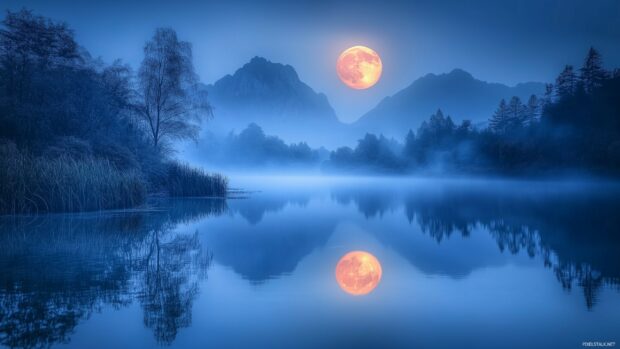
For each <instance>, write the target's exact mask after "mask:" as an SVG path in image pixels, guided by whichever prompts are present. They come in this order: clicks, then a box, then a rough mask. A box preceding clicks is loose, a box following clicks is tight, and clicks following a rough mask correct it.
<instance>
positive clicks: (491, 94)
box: [353, 69, 544, 138]
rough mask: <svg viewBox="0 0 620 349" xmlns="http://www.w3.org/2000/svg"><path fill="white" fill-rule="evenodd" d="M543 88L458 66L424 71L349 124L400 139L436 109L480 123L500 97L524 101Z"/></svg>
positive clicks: (461, 118)
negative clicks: (502, 81)
mask: <svg viewBox="0 0 620 349" xmlns="http://www.w3.org/2000/svg"><path fill="white" fill-rule="evenodd" d="M543 91H544V84H543V83H537V82H528V83H521V84H517V85H515V86H512V87H511V86H507V85H504V84H500V83H489V82H485V81H482V80H478V79H476V78H474V77H473V76H472V75H471V74H470V73H468V72H466V71H464V70H462V69H454V70H452V71H451V72H449V73H446V74H439V75H436V74H427V75H425V76H423V77H421V78H419V79H417V80H415V81H414V82H413V83H412V84H411V85H409V86H407V87H406V88H404V89H402V90H400V91H399V92H397V93H396V94H394V95H392V96H390V97H386V98H384V99H383V100H382V101H381V102H379V104H378V105H377V106H376V107H375V108H373V109H372V110H370V111H368V112H367V113H366V114H364V115H363V116H362V117H361V118H360V119H359V120H357V121H356V122H355V123H354V124H353V127H354V128H355V129H358V130H372V131H373V132H375V133H383V134H385V135H389V136H395V137H398V138H400V137H402V136H404V133H406V132H407V130H409V129H413V130H416V129H417V128H418V126H419V125H420V124H421V123H422V121H424V120H426V119H428V117H429V116H430V115H431V114H432V113H434V112H435V111H436V110H437V109H442V110H443V111H444V113H445V114H448V115H450V116H452V118H453V119H454V120H455V121H460V120H464V119H469V120H471V121H473V122H474V123H480V122H485V121H486V120H488V119H489V117H490V116H491V115H492V113H493V112H494V110H495V108H496V107H497V105H498V103H499V101H500V100H501V99H502V98H506V99H509V98H510V97H512V96H518V97H520V98H521V99H524V100H527V98H529V96H530V95H532V94H536V95H540V94H542V93H543Z"/></svg>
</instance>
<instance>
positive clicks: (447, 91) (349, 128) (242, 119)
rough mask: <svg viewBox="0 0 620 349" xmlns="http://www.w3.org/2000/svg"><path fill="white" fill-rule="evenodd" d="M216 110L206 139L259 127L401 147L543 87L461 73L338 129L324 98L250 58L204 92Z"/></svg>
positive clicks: (409, 90)
mask: <svg viewBox="0 0 620 349" xmlns="http://www.w3.org/2000/svg"><path fill="white" fill-rule="evenodd" d="M203 88H204V89H206V91H207V92H208V94H209V101H210V102H211V104H212V105H213V107H214V112H215V119H214V120H212V121H210V122H209V124H208V126H207V128H206V130H207V131H206V132H212V133H214V134H220V135H226V134H228V133H229V132H230V131H232V130H234V131H236V132H239V131H241V130H242V129H245V128H246V127H247V125H248V124H250V123H256V124H258V125H260V126H261V127H262V128H263V129H264V131H265V133H266V134H273V135H276V136H279V137H281V138H282V139H284V140H285V141H287V142H299V141H306V142H308V143H309V144H310V145H311V146H313V147H319V146H327V147H328V148H335V147H337V146H342V145H351V144H353V143H354V142H355V141H356V140H357V139H359V138H361V137H362V136H363V135H364V134H365V133H366V132H369V133H375V134H380V133H382V134H384V135H386V136H393V137H396V138H397V139H402V137H403V136H404V134H405V133H406V132H407V131H408V130H409V129H413V130H416V129H417V128H418V127H419V125H420V124H421V123H422V122H423V121H424V120H426V119H428V117H429V116H430V115H431V114H432V113H434V112H435V111H436V110H437V109H439V108H441V109H442V110H443V111H444V113H446V114H448V115H451V116H452V118H453V119H454V120H455V121H460V120H463V119H470V120H472V121H473V122H474V123H476V122H479V123H481V122H485V121H486V120H488V118H489V117H490V116H491V114H492V113H493V111H494V110H495V108H496V107H497V104H498V103H499V100H500V99H502V98H506V99H508V98H510V97H512V96H519V97H521V98H522V99H524V100H525V99H527V98H529V96H530V95H531V94H538V95H540V94H542V92H543V91H544V84H542V83H523V84H518V85H516V86H513V87H510V86H506V85H503V84H500V83H488V82H485V81H481V80H478V79H476V78H474V77H473V76H472V75H471V74H469V73H468V72H466V71H464V70H462V69H454V70H452V71H451V72H449V73H446V74H427V75H425V76H423V77H421V78H419V79H417V80H415V81H414V82H413V83H411V84H410V85H409V86H407V87H406V88H404V89H402V90H401V91H399V92H397V93H396V94H394V95H393V96H390V97H386V98H384V99H383V100H382V101H381V102H380V103H379V104H378V105H377V106H376V107H374V108H373V109H372V110H370V111H368V112H367V113H366V114H364V115H363V116H362V117H361V118H360V119H359V120H358V121H356V122H354V123H353V124H350V125H345V124H343V123H341V122H340V121H339V120H338V118H337V116H336V113H335V112H334V109H333V108H332V106H331V105H330V103H329V101H328V99H327V97H326V96H325V95H324V94H322V93H318V92H315V91H314V90H313V89H312V88H311V87H310V86H308V85H307V84H305V83H304V82H303V81H301V80H300V79H299V76H298V75H297V72H296V71H295V69H294V68H293V67H292V66H290V65H286V64H281V63H274V62H271V61H269V60H267V59H265V58H263V57H254V58H252V59H251V60H250V61H249V62H248V63H246V64H244V65H243V66H242V67H241V68H239V69H237V71H235V72H234V73H233V74H232V75H226V76H224V77H223V78H221V79H219V80H217V81H216V82H215V83H213V84H210V85H204V86H203Z"/></svg>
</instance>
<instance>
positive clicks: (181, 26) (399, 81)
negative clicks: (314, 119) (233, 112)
mask: <svg viewBox="0 0 620 349" xmlns="http://www.w3.org/2000/svg"><path fill="white" fill-rule="evenodd" d="M1 6H2V7H4V8H6V9H10V10H18V9H20V8H22V7H26V8H29V9H32V10H34V11H35V12H36V13H37V14H41V15H44V16H48V17H51V18H53V19H57V20H64V21H66V22H68V23H69V25H70V26H71V27H72V28H73V29H74V30H75V33H76V36H77V40H78V41H79V42H80V43H81V44H82V45H83V46H84V47H85V48H86V49H87V50H88V51H90V53H91V54H92V55H93V56H96V57H97V56H101V57H102V58H103V60H104V61H106V62H112V61H113V60H114V59H116V58H121V59H122V60H124V61H125V62H128V63H129V64H131V65H132V66H133V67H134V68H136V67H137V66H138V65H139V63H140V60H141V58H142V47H143V45H144V42H145V41H146V40H147V39H148V38H149V37H150V36H151V35H152V33H153V31H154V29H155V28H156V27H158V26H169V27H172V28H174V29H176V30H177V32H178V34H179V36H180V38H181V39H182V40H186V41H190V42H191V43H192V44H193V48H194V64H195V66H196V71H197V73H198V74H199V76H200V78H201V80H202V81H203V82H205V83H211V82H214V81H216V80H217V79H219V78H221V77H222V76H224V75H226V74H230V73H233V72H234V71H235V70H236V69H237V68H239V67H240V66H241V65H243V64H244V63H246V62H247V61H249V60H250V58H252V57H253V56H256V55H259V56H264V57H266V58H268V59H270V60H272V61H274V62H281V63H287V64H291V65H292V66H293V67H295V69H296V70H297V72H298V73H299V76H300V78H301V79H302V80H303V81H305V82H306V83H308V84H309V85H310V86H311V87H313V88H314V89H315V90H316V91H319V92H324V93H325V94H326V95H327V96H328V98H329V101H330V103H331V104H332V105H333V106H334V108H335V109H336V113H337V114H338V116H339V117H340V119H341V120H343V121H353V120H355V119H357V118H358V117H359V116H360V115H361V114H363V113H364V112H365V111H367V110H368V109H370V108H372V107H373V106H374V105H376V103H377V102H378V101H380V100H381V99H382V98H383V97H385V96H387V95H391V94H393V93H395V92H397V91H398V90H400V89H402V88H404V87H405V86H407V85H409V84H410V83H411V82H412V81H413V80H414V79H416V78H418V77H420V76H422V75H425V74H427V73H443V72H448V71H450V70H452V69H453V68H457V67H458V68H462V69H465V70H467V71H469V72H470V73H472V74H473V75H474V76H475V77H477V78H480V79H483V80H487V81H494V82H502V83H506V84H515V83H518V82H523V81H552V80H553V79H554V78H555V76H556V75H557V73H558V72H559V71H560V70H561V69H562V67H563V66H564V65H565V64H567V63H569V64H574V65H576V66H580V65H581V63H582V60H583V57H584V55H585V53H586V51H587V48H588V47H589V46H590V45H593V46H595V47H596V48H598V49H599V50H600V51H601V53H602V54H603V58H604V60H605V63H606V66H607V67H617V66H620V1H618V0H588V1H586V0H519V1H517V0H513V1H499V0H495V1H490V0H475V1H463V0H448V1H440V0H413V1H406V2H405V1H403V2H398V1H390V2H388V1H370V0H362V1H317V0H314V1H280V0H271V1H222V0H219V1H210V0H209V1H207V0H202V1H170V0H167V1H164V0H149V1H119V0H107V1H76V0H54V1H49V0H8V1H7V0H4V1H3V2H2V5H1ZM353 45H365V46H369V47H371V48H373V49H374V50H376V51H377V52H378V53H379V54H380V55H381V58H382V60H383V64H384V71H383V76H382V79H381V81H379V83H378V84H377V85H376V86H374V87H373V88H370V89H368V90H363V91H359V90H352V89H349V88H348V87H346V86H345V85H344V84H342V83H341V82H340V81H339V80H338V77H337V75H336V73H335V62H336V59H337V57H338V55H339V53H340V52H341V51H342V50H344V49H346V48H347V47H349V46H353Z"/></svg>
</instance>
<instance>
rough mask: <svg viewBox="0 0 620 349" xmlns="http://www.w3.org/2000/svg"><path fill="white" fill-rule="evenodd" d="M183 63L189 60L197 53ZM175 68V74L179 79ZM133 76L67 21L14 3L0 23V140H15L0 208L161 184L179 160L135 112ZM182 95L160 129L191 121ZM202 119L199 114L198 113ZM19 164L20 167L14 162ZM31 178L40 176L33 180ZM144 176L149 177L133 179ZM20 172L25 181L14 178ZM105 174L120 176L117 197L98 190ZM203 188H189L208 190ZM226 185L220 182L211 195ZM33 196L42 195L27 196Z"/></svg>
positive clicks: (125, 200) (125, 193)
mask: <svg viewBox="0 0 620 349" xmlns="http://www.w3.org/2000/svg"><path fill="white" fill-rule="evenodd" d="M158 33H159V31H158ZM167 33H169V34H170V35H173V34H174V33H173V32H171V31H170V30H168V32H167ZM175 38H176V36H175ZM175 42H176V41H175ZM183 44H184V45H185V46H184V48H185V49H184V51H183V52H184V53H185V55H184V56H183V57H185V58H187V59H191V50H190V52H187V51H188V47H189V46H188V45H189V44H187V43H183ZM181 66H182V67H181V68H183V69H190V68H191V61H189V62H187V61H184V62H183V64H181ZM181 68H179V69H181ZM176 73H178V72H176V71H175V72H172V73H170V74H169V75H173V76H175V77H176V78H178V79H181V78H180V77H179V76H178V75H180V74H176ZM175 74H176V75H175ZM133 81H134V77H133V73H132V72H131V70H130V68H129V67H128V66H126V65H123V64H121V63H120V62H115V63H113V64H112V65H104V64H102V63H100V62H99V61H97V60H93V59H92V58H91V57H90V56H89V55H88V53H87V52H85V51H84V50H83V49H82V48H80V46H79V45H78V43H77V42H76V41H75V39H74V35H73V32H72V31H71V30H70V29H69V28H68V27H67V25H66V24H64V23H57V22H53V21H51V20H49V19H46V18H44V17H41V16H37V15H34V14H33V13H32V12H30V11H28V10H22V11H19V12H10V11H9V12H7V14H6V17H5V19H4V20H3V21H2V26H0V141H1V142H2V143H3V144H9V146H8V147H9V148H10V147H12V145H14V147H15V149H14V150H12V153H11V156H9V157H7V158H6V159H3V161H2V162H1V163H0V166H1V167H2V168H0V173H1V174H2V176H3V178H4V179H5V180H6V181H3V191H2V196H1V197H0V202H1V203H2V204H1V205H0V212H16V211H20V212H21V211H24V212H32V211H34V210H41V209H43V210H46V211H63V210H79V211H82V210H92V209H106V208H112V207H128V206H134V205H138V204H140V203H142V202H143V198H144V196H145V195H144V188H156V187H157V186H155V185H153V183H154V182H157V180H158V179H159V178H161V177H162V176H166V174H167V171H168V168H169V167H170V166H174V165H169V164H168V163H169V162H170V159H168V158H167V156H166V153H165V152H163V151H162V147H160V146H153V143H154V142H153V140H152V139H151V138H149V137H151V134H150V133H149V132H145V129H144V127H143V126H144V125H143V123H141V122H140V121H141V120H142V119H140V118H138V117H137V116H138V115H139V113H137V112H136V111H137V110H139V108H138V105H137V104H136V100H137V97H136V96H138V95H139V94H138V92H139V89H138V88H137V87H136V86H134V84H133ZM168 92H169V93H171V94H174V95H175V98H176V97H178V96H179V95H183V96H185V94H184V90H183V89H182V87H179V86H176V85H175V89H173V91H168ZM179 101H180V97H179V98H176V99H174V103H175V104H174V106H175V108H176V109H174V111H170V113H173V114H174V115H175V118H174V119H170V117H169V116H166V115H163V116H162V120H163V121H162V122H163V124H162V125H163V126H160V131H161V133H160V134H159V137H163V138H164V139H176V138H183V137H182V135H180V134H175V133H174V130H179V129H183V130H185V128H184V126H183V125H185V124H184V122H185V121H184V120H182V116H183V115H184V113H182V112H180V111H185V110H186V109H185V108H184V107H181V106H178V103H180V102H179ZM164 107H165V108H166V110H170V108H171V107H170V106H167V105H166V106H164ZM188 117H189V116H188ZM194 119H195V118H194V115H192V118H191V120H190V121H193V120H194ZM190 121H188V122H190ZM188 127H189V126H188ZM155 143H157V142H155ZM7 149H8V148H7ZM7 151H8V150H7ZM18 165H19V166H21V167H13V166H18ZM52 169H53V170H52ZM199 172H200V171H195V172H193V173H194V175H196V174H198V173H199ZM15 176H18V177H15ZM54 176H55V177H54ZM75 176H83V177H80V178H77V177H75ZM61 178H62V179H63V180H62V181H61V180H60V179H61ZM72 178H73V179H72ZM30 179H32V180H33V182H28V180H30ZM35 179H36V180H35ZM127 180H129V181H130V182H131V183H133V184H131V186H136V187H135V188H134V189H131V190H129V189H127V190H126V189H123V190H120V188H121V187H123V186H125V185H129V184H128V183H126V182H125V181H127ZM138 180H140V181H142V183H134V181H138ZM211 180H213V181H215V182H214V183H212V185H211V187H212V188H215V187H218V188H219V186H220V185H222V184H223V183H225V182H222V181H221V180H220V179H219V178H218V179H216V178H215V177H213V176H205V178H204V179H203V181H211ZM18 182H19V183H21V184H22V185H23V186H25V187H24V190H25V191H21V192H20V191H18V189H17V188H19V186H13V187H11V186H9V185H8V184H7V183H18ZM60 183H62V184H60ZM174 183H177V182H174ZM5 184H7V185H5ZM104 184H105V185H107V186H112V187H108V188H107V189H105V190H108V189H109V190H110V193H109V194H110V195H113V196H115V197H114V198H113V199H112V198H110V199H107V198H104V196H105V195H106V193H103V192H102V191H100V190H104ZM80 185H93V187H85V188H82V187H80ZM52 187H53V188H54V189H53V191H54V192H52V189H51V188H52ZM138 187H139V188H138ZM45 188H47V189H45ZM204 188H205V187H201V189H200V190H199V191H198V192H196V193H191V194H195V195H204ZM46 190H47V191H46ZM79 191H87V192H88V195H92V197H91V198H90V199H89V200H88V204H86V203H78V202H76V201H75V200H77V196H75V195H74V194H75V193H76V192H79ZM170 192H174V193H177V192H178V191H177V190H170ZM182 192H184V193H187V191H182ZM221 193H222V191H221V190H220V189H218V191H217V194H216V193H215V192H214V193H212V194H211V195H221ZM188 194H189V193H188ZM99 195H101V196H99ZM116 195H122V197H118V196H116ZM33 197H36V200H35V199H34V198H33ZM61 198H62V199H61ZM33 200H34V201H37V204H36V205H35V204H32V203H30V204H26V202H31V201H33ZM18 202H19V204H18ZM43 203H45V204H43ZM35 208H36V209H35Z"/></svg>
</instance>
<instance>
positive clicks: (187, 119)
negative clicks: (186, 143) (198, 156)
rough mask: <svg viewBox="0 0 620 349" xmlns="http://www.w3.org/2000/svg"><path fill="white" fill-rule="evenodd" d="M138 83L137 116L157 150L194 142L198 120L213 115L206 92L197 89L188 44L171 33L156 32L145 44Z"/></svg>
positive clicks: (162, 29)
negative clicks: (174, 141)
mask: <svg viewBox="0 0 620 349" xmlns="http://www.w3.org/2000/svg"><path fill="white" fill-rule="evenodd" d="M138 80H139V91H138V92H139V93H138V95H139V96H140V98H139V103H138V105H137V111H138V115H139V117H140V119H141V120H142V121H143V123H144V125H145V127H146V129H147V131H148V134H149V135H150V137H151V139H152V141H153V145H154V146H155V147H156V148H158V149H162V148H164V147H166V146H168V145H169V142H170V141H173V140H182V139H195V138H196V137H197V136H198V131H199V123H200V121H201V119H202V118H203V117H212V115H213V114H212V109H211V107H210V105H209V103H208V102H207V99H206V92H205V91H199V90H198V88H197V83H198V79H197V77H196V74H195V73H194V66H193V63H192V47H191V44H190V43H188V42H185V41H179V40H178V38H177V35H176V32H175V31H174V30H173V29H168V28H159V29H157V30H156V31H155V35H153V38H152V39H151V40H150V41H148V42H147V43H146V45H145V46H144V60H143V61H142V65H141V66H140V71H139V74H138Z"/></svg>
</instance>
